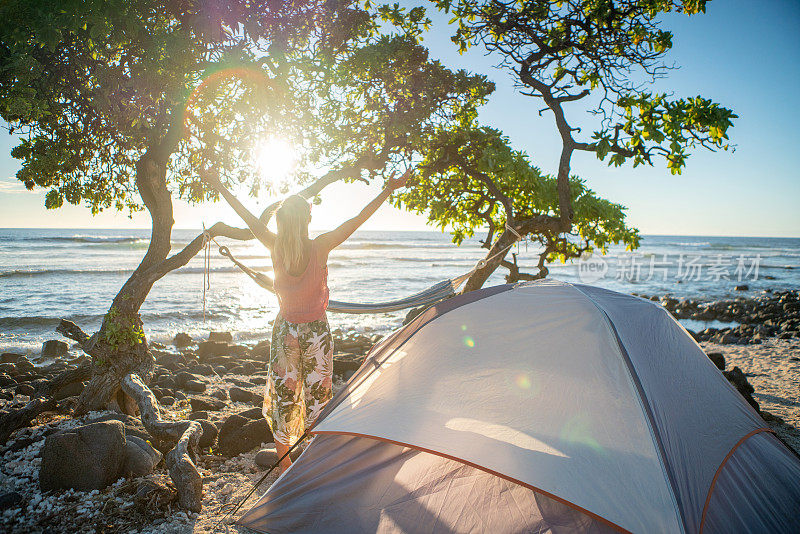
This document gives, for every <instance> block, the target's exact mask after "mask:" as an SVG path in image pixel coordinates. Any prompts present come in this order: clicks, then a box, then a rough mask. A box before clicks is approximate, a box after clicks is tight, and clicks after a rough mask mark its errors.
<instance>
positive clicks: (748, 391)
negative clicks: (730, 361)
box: [722, 367, 761, 412]
mask: <svg viewBox="0 0 800 534" xmlns="http://www.w3.org/2000/svg"><path fill="white" fill-rule="evenodd" d="M722 374H723V375H725V378H727V379H728V382H730V383H731V384H733V387H735V388H736V390H737V391H738V392H739V393H740V394H741V395H742V397H744V398H745V400H746V401H747V402H748V403H749V404H750V406H752V407H753V408H755V409H756V411H757V412H759V411H760V410H761V408H760V406H759V405H758V402H756V400H755V399H754V398H753V393H754V392H755V388H753V386H752V385H750V382H748V381H747V377H746V376H745V374H744V373H743V372H742V370H741V369H739V367H734V368H733V369H731V370H730V371H722Z"/></svg>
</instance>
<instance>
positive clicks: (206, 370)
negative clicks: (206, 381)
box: [191, 363, 214, 376]
mask: <svg viewBox="0 0 800 534" xmlns="http://www.w3.org/2000/svg"><path fill="white" fill-rule="evenodd" d="M191 371H192V372H193V373H196V374H199V375H204V376H211V375H213V374H214V368H213V367H211V366H210V365H206V364H202V363H201V364H199V365H194V366H192V368H191Z"/></svg>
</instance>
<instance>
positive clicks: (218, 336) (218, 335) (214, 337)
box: [208, 332, 233, 343]
mask: <svg viewBox="0 0 800 534" xmlns="http://www.w3.org/2000/svg"><path fill="white" fill-rule="evenodd" d="M208 340H209V341H215V342H222V343H230V342H231V341H233V334H231V333H230V332H209V333H208Z"/></svg>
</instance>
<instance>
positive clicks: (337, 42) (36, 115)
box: [0, 0, 493, 510]
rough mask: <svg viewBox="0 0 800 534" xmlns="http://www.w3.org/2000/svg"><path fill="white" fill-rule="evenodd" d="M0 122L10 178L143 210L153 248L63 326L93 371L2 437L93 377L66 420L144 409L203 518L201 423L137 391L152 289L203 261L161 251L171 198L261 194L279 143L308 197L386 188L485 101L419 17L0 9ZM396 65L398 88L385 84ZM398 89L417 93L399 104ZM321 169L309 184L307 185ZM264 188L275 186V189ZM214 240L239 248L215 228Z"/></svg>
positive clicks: (289, 7)
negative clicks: (93, 327) (103, 299)
mask: <svg viewBox="0 0 800 534" xmlns="http://www.w3.org/2000/svg"><path fill="white" fill-rule="evenodd" d="M0 16H2V17H3V19H4V24H3V26H2V28H1V29H0V116H2V118H3V119H4V120H5V121H6V122H7V124H8V125H9V129H10V131H12V132H15V133H17V134H19V135H20V144H19V145H18V146H17V147H15V148H14V149H13V151H12V155H13V156H14V157H16V158H18V159H20V160H21V161H22V168H21V169H20V171H19V172H18V174H17V177H18V179H20V180H21V181H22V182H23V183H25V185H26V187H28V188H29V189H32V188H35V187H41V188H46V189H48V192H47V195H46V202H45V203H46V207H48V208H58V207H60V206H62V205H63V204H64V203H65V202H67V203H71V204H84V205H86V206H87V207H88V208H89V209H90V210H91V211H92V212H93V213H97V212H99V211H101V210H103V209H108V208H113V209H119V210H130V211H138V210H147V211H148V212H149V214H150V217H151V220H152V229H151V238H150V244H149V247H148V249H147V252H146V253H145V255H144V257H143V258H142V261H141V263H140V265H139V266H138V267H137V268H136V269H135V270H134V272H133V273H132V274H131V276H130V277H129V279H128V280H127V281H126V282H125V284H124V285H123V286H122V288H121V289H120V291H119V292H118V294H117V295H116V297H115V298H114V299H113V301H112V303H111V306H110V309H109V311H108V313H107V314H106V316H105V318H104V320H103V323H102V325H101V327H100V330H99V331H97V332H96V333H94V334H93V335H91V336H90V335H87V334H86V333H84V332H83V330H82V329H81V328H80V327H79V326H78V325H75V324H72V323H70V322H68V321H62V322H61V325H60V326H59V329H58V330H59V331H60V332H61V333H62V334H64V335H65V336H67V337H70V338H72V339H74V340H76V341H77V342H78V343H79V344H80V345H81V346H82V347H83V350H84V351H85V352H86V353H87V354H89V355H90V356H91V359H92V361H91V364H89V365H86V366H82V367H80V368H79V369H77V370H74V371H70V372H68V373H66V374H64V375H62V376H60V377H58V378H57V379H56V380H54V381H53V382H52V383H50V384H48V385H46V386H44V387H43V389H42V390H41V391H40V392H39V393H40V395H39V396H37V398H35V399H33V400H32V401H31V403H30V404H29V405H28V406H26V407H25V408H24V409H23V410H21V411H19V412H17V413H12V414H8V416H7V417H5V416H4V417H3V418H2V420H0V437H2V438H6V437H7V436H8V435H9V434H10V432H12V431H13V430H14V429H15V428H17V427H18V425H20V424H26V423H27V422H29V421H30V419H31V417H34V416H35V415H36V414H37V413H39V412H41V411H42V410H44V409H47V408H48V407H51V406H52V400H51V399H49V398H48V394H49V393H50V392H55V391H56V390H57V386H62V385H64V384H65V383H67V382H69V381H72V380H84V379H86V378H90V381H89V383H88V384H87V386H86V388H85V389H84V391H83V393H82V394H81V395H80V397H79V399H78V401H77V403H76V406H75V408H74V411H73V413H74V414H76V415H78V414H82V413H85V412H87V411H89V410H93V409H103V408H105V407H106V406H108V405H109V403H111V404H113V403H116V404H117V405H118V407H119V408H120V409H122V410H123V411H125V412H127V413H135V412H136V411H137V409H138V411H140V412H141V414H142V419H143V422H144V424H145V427H146V428H147V430H148V431H149V432H150V433H151V434H152V435H153V436H154V438H155V439H157V440H159V441H163V442H166V443H170V444H176V446H175V447H174V448H173V449H172V450H171V451H170V453H169V454H168V455H167V464H168V466H169V468H170V473H171V475H172V477H173V479H174V480H175V482H176V485H177V487H178V490H179V496H180V502H181V504H182V505H183V506H184V507H187V508H190V509H194V510H197V509H199V507H200V501H201V496H202V490H201V479H200V476H199V474H198V472H197V470H196V468H195V466H194V463H193V461H192V455H193V454H194V450H195V449H196V446H197V441H198V438H199V435H200V433H201V427H200V425H199V424H198V423H195V422H190V421H179V422H166V421H162V420H161V419H160V416H159V411H158V403H157V402H156V400H155V398H154V397H153V395H152V393H151V392H150V390H149V389H148V388H147V386H146V383H147V382H148V381H149V379H150V376H151V374H152V371H153V366H154V359H153V356H152V354H151V352H150V350H149V348H148V344H147V341H146V337H145V333H144V325H143V324H142V321H141V318H140V316H139V310H140V308H141V306H142V304H143V302H144V301H145V299H146V297H147V295H148V293H149V291H150V289H151V288H152V287H153V284H155V283H156V282H157V281H158V280H159V279H160V278H161V277H163V276H165V275H166V274H167V273H169V272H170V271H171V270H173V269H175V268H177V267H180V266H181V265H185V264H186V263H187V262H188V261H189V259H191V257H193V256H194V255H195V254H196V253H197V252H198V251H199V250H200V249H201V247H202V241H203V237H202V236H198V239H195V240H194V241H193V242H192V243H190V244H189V245H188V246H187V247H186V248H184V249H183V250H181V251H177V252H174V253H173V251H172V250H171V232H172V226H173V222H174V221H173V212H172V199H173V197H174V196H177V197H180V198H184V199H187V200H189V201H191V202H200V201H203V200H206V199H209V198H214V197H215V196H216V193H215V192H212V191H210V190H209V189H207V188H206V187H205V185H204V184H203V181H202V180H201V179H200V176H201V175H202V174H203V173H207V172H213V173H216V174H218V175H219V176H220V178H221V179H222V180H223V181H224V182H226V183H227V184H232V183H241V184H246V185H249V186H250V188H251V191H252V192H253V193H254V194H255V193H256V192H258V191H259V190H261V189H263V188H267V189H269V187H270V185H269V184H265V183H264V182H263V181H262V180H261V179H260V177H259V176H258V175H257V173H256V172H255V170H254V169H253V168H252V166H251V165H248V160H249V159H250V158H249V154H250V151H251V150H252V148H253V145H254V143H257V142H259V141H260V140H261V139H263V137H265V136H268V135H269V134H271V133H272V132H275V131H280V132H281V134H282V135H283V136H284V137H287V138H289V140H290V141H293V142H294V143H296V144H297V145H298V146H300V147H302V148H304V150H302V151H301V161H300V163H299V168H300V171H299V172H298V181H300V182H304V183H309V182H311V183H310V185H309V186H308V187H307V188H306V190H305V192H306V193H307V194H308V195H313V194H317V193H318V192H319V191H320V190H321V189H322V188H323V187H325V186H326V185H327V184H329V183H331V182H333V181H335V180H338V179H344V180H354V179H359V178H364V177H363V176H362V173H368V174H371V175H376V174H380V173H381V172H382V171H383V170H384V168H386V167H387V166H388V167H389V168H391V167H392V166H393V165H396V164H397V162H398V159H399V158H402V157H403V156H404V154H405V153H406V152H407V151H408V149H407V144H408V137H409V136H413V135H415V132H425V131H428V130H430V129H431V128H433V127H434V125H437V124H441V123H442V122H446V121H449V120H456V117H458V116H459V115H463V114H468V115H469V114H473V115H474V107H475V106H476V105H478V104H479V103H480V102H481V101H482V99H483V98H484V97H485V95H486V94H488V93H489V92H491V90H492V88H493V87H492V86H491V84H488V83H487V82H486V81H485V79H484V78H483V77H481V76H471V75H468V74H467V73H464V72H457V73H452V72H450V71H448V70H447V69H445V68H444V67H442V66H441V65H439V64H438V63H436V62H431V61H429V60H428V58H427V53H426V51H425V49H424V48H422V47H421V46H419V44H418V43H417V37H418V35H419V33H420V31H421V27H423V26H424V25H425V24H427V21H426V19H425V18H424V13H423V11H422V10H421V9H416V10H411V11H409V12H404V11H403V10H401V9H400V8H398V7H396V6H377V7H376V8H374V9H372V10H370V11H366V10H364V9H361V8H360V7H359V5H358V3H356V2H352V1H348V0H343V1H340V2H336V1H334V2H331V1H323V0H319V1H315V0H311V1H305V2H249V1H246V0H233V1H230V2H221V3H214V4H213V8H212V7H211V5H210V4H208V3H206V2H199V1H189V2H182V3H175V2H171V1H165V0H161V1H159V0H137V1H133V2H131V1H123V0H108V1H105V0H102V1H101V0H94V1H83V0H66V1H64V0H58V1H55V0H32V1H27V0H26V1H21V0H11V1H8V2H5V3H3V4H2V6H0ZM386 61H391V63H392V67H393V68H394V69H395V70H396V72H397V75H396V76H392V73H386V72H385V71H384V72H380V71H379V69H378V66H379V65H380V64H381V62H384V63H385V62H386ZM409 86H413V87H414V88H415V90H414V91H410V90H409ZM319 166H322V167H326V166H327V167H329V168H331V169H332V170H331V172H329V173H328V174H326V175H325V176H323V177H321V178H319V179H317V180H314V177H313V175H312V174H311V173H310V172H308V171H307V169H309V168H312V167H319ZM273 190H274V188H273ZM210 233H211V235H212V236H220V235H224V236H227V237H231V238H235V239H250V238H251V237H252V234H251V233H250V232H249V231H247V230H242V229H237V228H231V227H229V226H227V225H224V224H220V223H217V224H215V225H213V226H212V227H211V229H210Z"/></svg>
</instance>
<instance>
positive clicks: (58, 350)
mask: <svg viewBox="0 0 800 534" xmlns="http://www.w3.org/2000/svg"><path fill="white" fill-rule="evenodd" d="M67 354H69V345H67V344H66V343H64V342H63V341H61V340H58V339H51V340H48V341H45V342H44V343H43V344H42V357H43V358H60V357H61V356H66V355H67Z"/></svg>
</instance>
